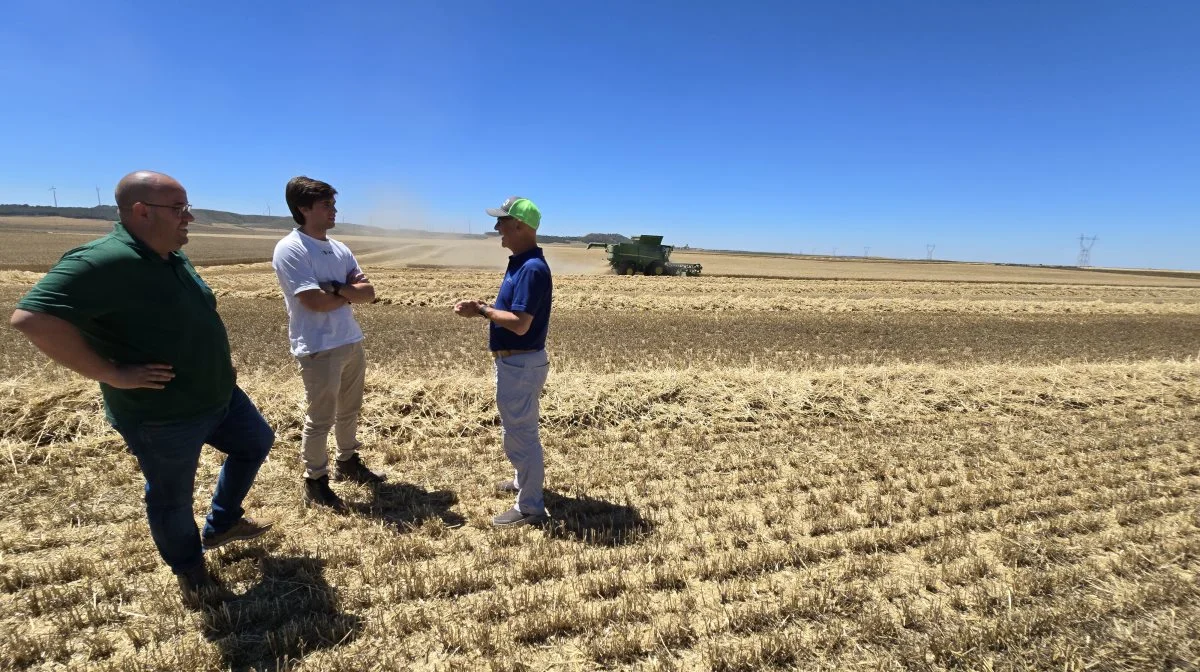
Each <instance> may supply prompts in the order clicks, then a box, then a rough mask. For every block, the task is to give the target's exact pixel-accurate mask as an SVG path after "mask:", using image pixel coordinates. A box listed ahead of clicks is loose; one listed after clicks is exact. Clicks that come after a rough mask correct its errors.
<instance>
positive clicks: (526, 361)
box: [496, 350, 550, 515]
mask: <svg viewBox="0 0 1200 672" xmlns="http://www.w3.org/2000/svg"><path fill="white" fill-rule="evenodd" d="M549 371H550V360H549V358H548V356H547V355H546V351H545V350H538V351H537V352H528V353H522V354H519V355H511V356H508V357H501V358H500V359H497V360H496V408H497V409H498V410H499V411H500V423H501V430H500V431H501V435H502V437H503V443H504V454H505V455H507V456H508V461H509V462H512V465H513V470H514V471H515V474H514V477H513V484H514V485H516V486H517V489H518V492H517V504H516V507H515V508H516V509H517V510H518V511H520V512H521V513H529V514H534V515H542V514H544V513H546V504H545V502H544V501H543V499H542V484H543V481H545V480H546V465H545V462H544V460H543V457H542V441H541V438H540V437H539V436H538V416H539V414H540V411H541V406H540V403H539V401H540V398H541V395H542V387H543V386H544V385H545V384H546V374H547V373H548V372H549Z"/></svg>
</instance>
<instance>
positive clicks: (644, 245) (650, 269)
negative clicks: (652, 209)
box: [588, 235, 702, 275]
mask: <svg viewBox="0 0 1200 672" xmlns="http://www.w3.org/2000/svg"><path fill="white" fill-rule="evenodd" d="M662 238H663V237H662V236H650V235H641V236H634V237H633V238H632V239H630V242H628V243H588V249H589V250H590V249H592V248H593V247H603V248H604V249H605V250H606V251H607V252H608V263H609V265H610V266H612V269H613V271H615V272H616V273H617V275H636V274H638V273H644V274H646V275H700V270H701V268H702V267H701V265H700V264H676V263H672V262H671V252H672V251H673V250H674V249H675V247H674V246H673V245H663V244H662Z"/></svg>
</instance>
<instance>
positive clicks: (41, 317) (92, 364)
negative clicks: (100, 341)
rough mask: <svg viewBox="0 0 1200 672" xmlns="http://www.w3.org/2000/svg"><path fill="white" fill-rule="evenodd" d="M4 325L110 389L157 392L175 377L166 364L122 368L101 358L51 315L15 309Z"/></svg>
mask: <svg viewBox="0 0 1200 672" xmlns="http://www.w3.org/2000/svg"><path fill="white" fill-rule="evenodd" d="M8 323H9V324H10V325H11V326H12V327H13V328H14V329H16V330H17V331H19V332H21V333H22V334H24V335H25V338H28V339H29V342H30V343H33V345H34V347H36V348H37V349H38V350H41V351H42V352H43V353H45V354H46V356H47V357H49V358H50V359H52V360H54V361H56V362H58V363H59V364H62V365H63V366H65V367H67V368H68V369H71V370H72V371H75V372H76V373H79V374H81V375H83V376H87V377H88V378H91V379H92V380H97V381H100V382H102V383H106V384H108V385H111V386H112V387H116V388H121V389H132V388H137V387H148V388H152V389H157V390H161V389H163V387H164V386H165V384H166V383H167V382H169V381H170V380H171V379H172V378H174V377H175V374H174V373H173V372H172V370H171V365H170V364H140V365H133V366H123V365H118V364H116V363H114V362H110V361H109V360H107V359H104V358H103V357H101V356H100V355H98V354H96V351H95V350H92V348H91V346H89V345H88V344H87V341H85V340H84V339H83V334H82V333H80V331H79V329H78V328H77V327H76V326H75V325H73V324H71V323H70V322H67V321H66V320H64V319H61V318H58V317H54V316H53V315H47V314H45V313H34V312H30V311H28V310H22V309H20V308H18V309H17V310H15V311H13V314H12V318H10V319H9V322H8Z"/></svg>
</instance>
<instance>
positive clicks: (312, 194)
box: [283, 175, 337, 226]
mask: <svg viewBox="0 0 1200 672" xmlns="http://www.w3.org/2000/svg"><path fill="white" fill-rule="evenodd" d="M283 195H284V198H286V199H287V205H288V210H291V211H292V219H294V220H296V223H297V224H299V225H300V226H304V215H302V214H301V213H300V208H311V207H312V206H313V203H316V202H317V201H324V200H326V199H330V198H333V197H334V196H336V195H337V189H334V188H333V187H331V186H329V185H328V184H326V183H325V182H322V181H320V180H314V179H312V178H311V177H305V176H303V175H301V176H299V177H293V178H292V179H290V180H288V183H287V189H285V190H284V192H283Z"/></svg>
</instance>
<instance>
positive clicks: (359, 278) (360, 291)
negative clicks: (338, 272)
mask: <svg viewBox="0 0 1200 672" xmlns="http://www.w3.org/2000/svg"><path fill="white" fill-rule="evenodd" d="M338 294H341V295H342V296H344V297H346V298H347V299H348V300H349V301H350V302H351V303H370V302H372V301H374V300H375V285H372V284H371V281H370V280H368V279H367V276H366V274H365V273H363V272H362V271H355V272H351V273H350V275H348V276H346V284H344V285H342V286H341V287H339V288H338Z"/></svg>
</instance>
